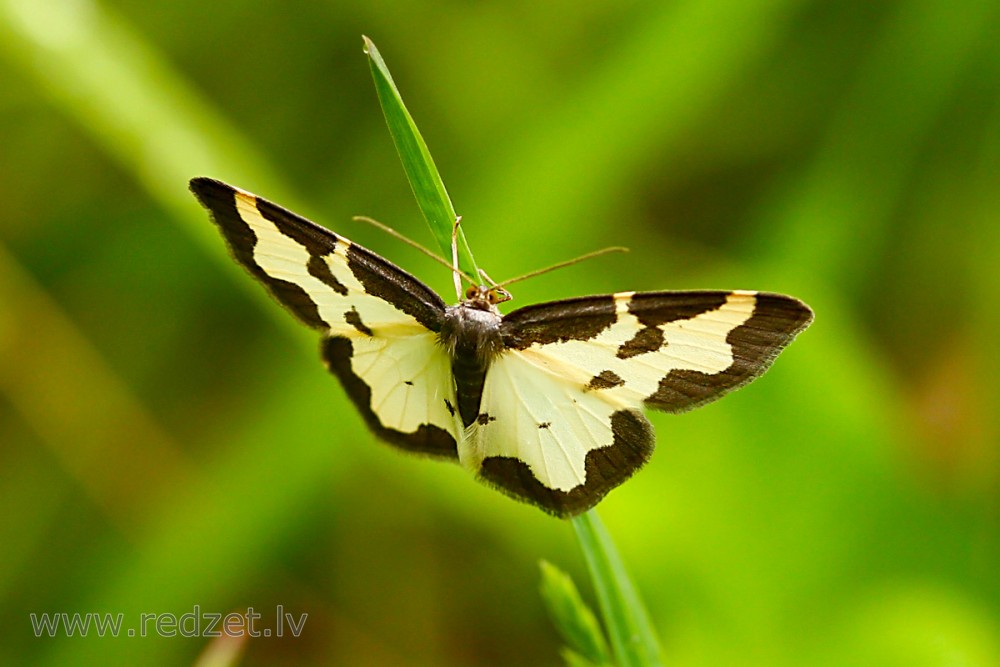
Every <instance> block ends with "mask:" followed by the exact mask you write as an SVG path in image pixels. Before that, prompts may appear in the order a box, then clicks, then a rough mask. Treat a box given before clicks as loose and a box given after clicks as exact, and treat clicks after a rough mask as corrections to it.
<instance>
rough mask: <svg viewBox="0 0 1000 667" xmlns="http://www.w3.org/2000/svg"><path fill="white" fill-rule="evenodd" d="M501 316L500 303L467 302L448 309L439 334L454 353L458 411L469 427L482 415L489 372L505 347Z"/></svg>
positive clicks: (450, 353) (452, 356)
mask: <svg viewBox="0 0 1000 667" xmlns="http://www.w3.org/2000/svg"><path fill="white" fill-rule="evenodd" d="M483 306H486V307H485V308H484V307H483ZM501 319H502V318H501V317H500V313H499V311H497V309H496V306H493V305H491V304H489V303H484V302H483V301H481V300H473V299H470V300H468V301H463V302H461V303H459V304H458V305H455V306H450V307H448V308H446V309H445V311H444V321H443V322H442V325H441V332H440V333H439V334H438V335H439V336H440V338H441V343H442V344H443V345H444V347H445V349H446V350H448V354H449V356H451V368H452V375H454V377H455V389H456V393H457V398H458V411H459V414H460V415H461V416H462V422H463V423H464V424H465V426H469V425H470V424H472V422H473V421H475V420H476V418H477V417H478V416H479V403H480V400H481V399H482V395H483V385H484V383H485V381H486V371H487V369H488V368H489V367H490V364H491V363H493V360H494V359H495V358H496V357H497V356H498V355H499V354H500V353H501V352H502V351H503V349H504V345H503V339H502V338H501V336H500V321H501Z"/></svg>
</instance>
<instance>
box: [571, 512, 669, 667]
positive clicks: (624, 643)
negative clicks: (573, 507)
mask: <svg viewBox="0 0 1000 667" xmlns="http://www.w3.org/2000/svg"><path fill="white" fill-rule="evenodd" d="M572 522H573V529H574V530H575V531H576V536H577V539H578V540H579V542H580V547H581V548H582V549H583V555H584V557H585V558H586V560H587V568H588V569H589V570H590V576H591V578H592V579H593V580H594V590H595V591H596V593H597V600H598V603H599V604H600V605H601V613H602V614H603V616H604V626H605V627H606V628H607V630H608V636H609V637H610V638H611V648H612V649H613V651H614V654H615V660H616V662H617V664H618V665H620V666H621V667H649V666H652V665H662V664H663V660H662V658H661V656H660V644H659V641H658V640H657V639H656V633H655V632H654V630H653V625H652V623H651V622H650V620H649V615H648V614H647V613H646V608H645V606H644V605H643V604H642V600H641V599H640V598H639V592H638V591H637V590H636V589H635V586H634V585H633V584H632V580H631V578H630V577H629V576H628V572H627V571H626V570H625V564H624V563H622V560H621V556H619V555H618V550H617V549H616V548H615V545H614V543H613V542H612V541H611V536H610V535H609V534H608V531H607V530H606V529H605V528H604V524H602V523H601V520H600V518H599V517H598V516H597V512H596V511H595V510H591V511H589V512H587V513H586V514H581V515H580V516H577V517H574V518H573V521H572Z"/></svg>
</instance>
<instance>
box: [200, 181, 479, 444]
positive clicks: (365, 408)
mask: <svg viewBox="0 0 1000 667" xmlns="http://www.w3.org/2000/svg"><path fill="white" fill-rule="evenodd" d="M191 190H192V192H194V194H195V196H196V197H197V198H198V200H199V201H200V202H201V203H202V204H203V205H204V206H205V207H206V208H207V209H208V210H209V211H210V212H211V214H212V219H213V220H214V221H215V223H216V225H217V226H218V227H219V230H220V231H221V232H222V235H223V236H224V237H225V239H226V242H227V243H228V245H229V248H230V250H231V251H232V254H233V256H234V257H235V258H236V260H237V261H238V262H239V263H240V264H242V265H243V266H244V267H245V268H246V269H247V270H248V271H249V272H250V273H251V274H252V275H253V276H254V277H255V278H257V279H258V280H259V281H260V282H261V283H263V284H264V285H265V286H266V287H267V288H268V290H269V291H270V292H271V294H272V295H274V297H275V298H276V299H277V300H278V301H279V302H281V303H282V304H283V305H284V306H286V307H287V308H288V309H289V310H290V311H291V312H292V313H293V314H295V315H296V316H297V317H298V318H299V319H300V320H302V321H303V322H305V323H306V324H308V325H309V326H311V327H313V328H316V329H319V330H321V331H323V332H324V334H325V336H324V340H323V344H322V354H323V358H324V360H325V361H326V363H327V366H328V368H329V369H330V370H331V371H332V372H333V373H334V374H336V375H337V377H339V378H340V381H341V382H342V383H343V385H344V387H345V389H346V390H347V393H348V395H349V396H350V398H351V400H352V401H353V402H354V404H355V405H356V406H357V407H358V409H359V410H360V411H361V413H362V415H363V416H364V418H365V421H366V422H367V423H368V425H369V426H370V427H371V428H372V429H373V430H374V431H375V433H376V434H377V435H379V436H380V437H381V438H383V439H384V440H386V441H388V442H390V443H392V444H394V445H396V446H399V447H402V448H404V449H408V450H411V451H417V452H421V453H426V454H432V455H437V456H444V457H451V458H454V457H456V456H457V450H456V442H457V439H458V434H459V427H458V425H457V422H456V419H455V416H454V407H453V406H454V405H455V404H456V399H455V392H454V387H453V383H452V381H451V363H450V360H449V358H448V355H447V353H446V351H445V350H443V349H442V348H441V346H440V345H438V343H437V331H439V330H440V327H441V318H442V316H443V313H444V302H443V301H442V300H441V298H440V297H439V296H438V295H437V294H435V293H434V291H433V290H431V289H430V288H429V287H427V286H426V285H424V284H423V283H421V282H420V281H419V280H417V279H416V278H414V277H413V276H412V275H410V274H409V273H407V272H405V271H403V270H402V269H400V268H399V267H397V266H395V265H394V264H392V263H391V262H389V261H387V260H385V259H383V258H381V257H379V256H378V255H376V254H375V253H372V252H371V251H369V250H366V249H365V248H362V247H361V246H358V245H355V244H353V243H351V242H350V241H349V240H347V239H345V238H343V237H341V236H338V235H336V234H333V233H332V232H330V231H328V230H326V229H324V228H322V227H320V226H318V225H316V224H314V223H312V222H310V221H309V220H306V219H305V218H302V217H300V216H298V215H296V214H294V213H292V212H290V211H288V210H286V209H284V208H281V207H280V206H277V205H275V204H272V203H271V202H269V201H267V200H265V199H261V198H259V197H256V196H254V195H252V194H250V193H248V192H244V191H242V190H239V189H237V188H234V187H232V186H229V185H226V184H225V183H221V182H219V181H216V180H212V179H208V178H196V179H194V180H192V181H191Z"/></svg>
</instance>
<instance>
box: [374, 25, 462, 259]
mask: <svg viewBox="0 0 1000 667" xmlns="http://www.w3.org/2000/svg"><path fill="white" fill-rule="evenodd" d="M364 40H365V53H367V54H368V63H369V65H370V66H371V71H372V78H373V79H374V80H375V90H376V92H377V93H378V101H379V104H381V105H382V113H383V114H385V122H386V124H387V125H388V126H389V133H390V134H391V135H392V140H393V142H394V143H395V144H396V150H397V151H398V152H399V159H400V160H401V161H402V162H403V170H404V171H405V172H406V178H407V180H409V181H410V187H411V188H413V195H414V196H415V197H416V198H417V205H418V206H420V212H421V213H423V214H424V219H425V220H426V221H427V224H428V225H430V228H431V233H433V234H434V238H435V239H437V242H438V246H440V248H441V251H442V252H443V253H444V256H445V257H446V258H447V259H449V260H450V259H451V231H452V225H453V224H454V222H455V217H456V214H455V207H454V206H453V205H452V203H451V198H450V197H448V191H447V190H446V189H445V187H444V182H443V181H442V180H441V174H440V173H438V169H437V166H436V165H435V164H434V159H433V158H431V154H430V151H429V150H427V144H426V143H424V138H423V137H422V136H421V135H420V131H419V130H418V129H417V126H416V124H415V123H414V122H413V118H412V117H411V116H410V112H409V111H407V110H406V105H404V104H403V98H402V97H401V96H400V94H399V90H397V88H396V84H395V83H394V82H393V80H392V75H391V74H389V68H388V67H386V65H385V61H384V60H382V56H381V55H380V54H379V52H378V49H377V48H376V47H375V44H373V43H372V41H371V40H370V39H368V38H367V37H365V38H364ZM458 267H459V268H460V269H462V271H464V272H466V273H467V274H469V275H470V276H473V277H478V276H479V271H478V268H477V267H476V261H475V259H473V257H472V251H471V250H469V244H468V243H467V242H466V240H465V234H464V233H463V232H462V230H461V228H460V229H459V230H458Z"/></svg>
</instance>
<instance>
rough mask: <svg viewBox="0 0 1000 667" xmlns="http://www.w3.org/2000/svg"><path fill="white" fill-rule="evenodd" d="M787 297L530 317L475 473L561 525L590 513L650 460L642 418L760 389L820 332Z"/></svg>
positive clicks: (565, 310) (510, 354) (687, 295)
mask: <svg viewBox="0 0 1000 667" xmlns="http://www.w3.org/2000/svg"><path fill="white" fill-rule="evenodd" d="M811 320H812V311H811V310H810V309H809V308H808V306H806V305H805V304H803V303H802V302H800V301H798V300H797V299H794V298H792V297H788V296H783V295H779V294H767V293H757V292H652V293H638V294H637V293H631V292H630V293H622V294H614V295H607V296H595V297H583V298H579V299H571V300H566V301H558V302H553V303H547V304H539V305H535V306H528V307H526V308H521V309H519V310H516V311H514V312H513V313H510V314H509V315H507V316H505V317H504V318H503V321H502V323H501V325H500V328H501V334H502V336H503V340H504V344H505V346H506V352H505V353H504V354H503V355H501V356H500V358H499V359H498V360H497V361H496V362H495V363H494V365H493V367H492V368H491V369H490V371H489V374H488V375H487V379H486V385H485V387H484V390H483V399H482V407H481V413H482V414H480V419H479V420H477V422H476V423H474V424H473V425H472V426H471V427H470V429H469V440H470V443H471V446H470V449H469V451H468V452H467V453H466V454H464V455H463V462H464V463H465V465H466V466H467V467H470V468H471V469H473V470H474V471H476V472H478V473H479V475H480V476H482V477H483V478H484V479H485V480H487V481H488V482H490V483H492V484H494V485H496V486H498V487H500V488H501V489H503V490H504V491H506V492H507V493H509V494H511V495H513V496H516V497H518V498H521V499H523V500H527V501H528V502H532V503H535V504H537V505H539V506H540V507H542V508H543V509H545V510H547V511H549V512H552V513H554V514H557V515H560V516H567V515H572V514H576V513H579V512H581V511H584V510H586V509H588V508H590V507H592V506H593V505H594V504H596V503H597V502H598V501H599V500H600V499H601V497H603V496H604V494H606V493H607V492H608V491H609V490H611V489H613V488H614V487H615V486H617V485H618V484H621V483H622V482H623V481H625V480H626V479H627V478H628V477H629V476H631V475H632V474H633V473H634V472H635V471H636V470H638V469H639V467H641V466H642V465H643V463H645V461H646V460H647V459H648V458H649V455H650V453H651V452H652V449H653V436H652V432H651V429H650V427H649V425H648V423H647V422H646V420H645V419H644V418H643V417H642V416H641V414H640V413H639V409H640V408H641V407H642V406H644V405H645V406H648V407H651V408H655V409H658V410H665V411H668V412H681V411H684V410H690V409H692V408H694V407H697V406H699V405H703V404H705V403H708V402H710V401H713V400H715V399H717V398H719V397H720V396H722V395H723V394H725V393H726V392H729V391H732V390H734V389H737V388H739V387H741V386H743V385H745V384H746V383H748V382H750V381H751V380H753V379H754V378H756V377H757V376H759V375H760V374H761V373H763V372H764V371H765V370H767V368H768V366H770V364H771V362H772V361H773V360H774V358H775V357H776V356H777V354H778V353H779V352H780V351H781V349H782V348H783V347H784V346H785V345H787V344H788V343H789V342H791V340H792V338H794V337H795V335H796V334H797V333H798V332H800V331H801V330H802V329H804V328H805V327H806V326H808V324H809V322H810V321H811Z"/></svg>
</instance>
